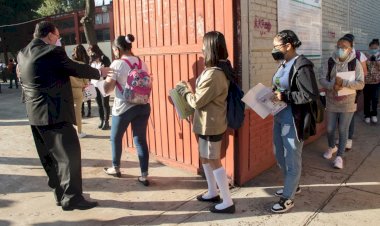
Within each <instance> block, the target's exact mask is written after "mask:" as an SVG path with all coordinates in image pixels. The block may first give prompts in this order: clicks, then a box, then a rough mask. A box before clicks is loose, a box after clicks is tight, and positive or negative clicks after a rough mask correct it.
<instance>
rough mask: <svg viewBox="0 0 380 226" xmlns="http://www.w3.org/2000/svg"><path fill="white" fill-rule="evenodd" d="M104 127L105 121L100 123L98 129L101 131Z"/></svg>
mask: <svg viewBox="0 0 380 226" xmlns="http://www.w3.org/2000/svg"><path fill="white" fill-rule="evenodd" d="M103 125H104V121H103V120H101V121H100V123H99V125H98V128H99V129H101V128H103Z"/></svg>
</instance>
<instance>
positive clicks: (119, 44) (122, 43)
mask: <svg viewBox="0 0 380 226" xmlns="http://www.w3.org/2000/svg"><path fill="white" fill-rule="evenodd" d="M134 41H135V36H133V35H131V34H127V36H124V35H120V36H119V37H117V38H116V39H115V41H114V42H113V46H114V47H116V48H118V49H120V50H122V51H124V52H127V51H131V49H132V42H134Z"/></svg>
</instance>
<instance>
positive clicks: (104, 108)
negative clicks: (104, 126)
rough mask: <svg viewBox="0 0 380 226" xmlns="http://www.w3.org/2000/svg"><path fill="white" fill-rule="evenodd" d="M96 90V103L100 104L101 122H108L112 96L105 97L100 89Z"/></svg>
mask: <svg viewBox="0 0 380 226" xmlns="http://www.w3.org/2000/svg"><path fill="white" fill-rule="evenodd" d="M95 89H96V103H97V104H98V109H99V117H100V120H102V121H103V120H104V121H108V120H109V118H110V110H111V108H110V96H106V97H104V96H103V95H102V94H101V93H100V91H99V89H98V88H95Z"/></svg>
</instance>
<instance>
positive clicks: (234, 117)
mask: <svg viewBox="0 0 380 226" xmlns="http://www.w3.org/2000/svg"><path fill="white" fill-rule="evenodd" d="M243 96H244V92H243V91H242V90H241V89H240V87H239V86H238V85H237V84H236V83H235V82H234V81H230V86H229V87H228V95H227V122H228V127H230V128H231V129H239V128H240V127H241V126H242V125H243V122H244V110H245V104H244V102H243V101H241V99H242V98H243Z"/></svg>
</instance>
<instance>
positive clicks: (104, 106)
mask: <svg viewBox="0 0 380 226" xmlns="http://www.w3.org/2000/svg"><path fill="white" fill-rule="evenodd" d="M87 52H88V55H89V56H90V65H91V67H93V68H97V69H100V68H102V67H109V66H110V64H111V61H110V59H109V58H108V57H107V56H106V55H104V53H103V52H102V50H101V49H100V48H99V46H98V45H90V46H89V47H88V49H87ZM99 81H101V79H100V80H91V83H92V84H94V86H95V89H96V103H97V104H98V110H99V117H100V123H99V126H98V128H99V129H102V130H108V129H109V128H110V126H109V122H108V121H109V118H110V110H111V109H110V103H109V102H110V97H109V96H106V97H105V96H103V95H102V94H101V93H100V91H99V89H98V88H97V83H98V82H99ZM89 109H90V105H89ZM89 115H90V114H89Z"/></svg>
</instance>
